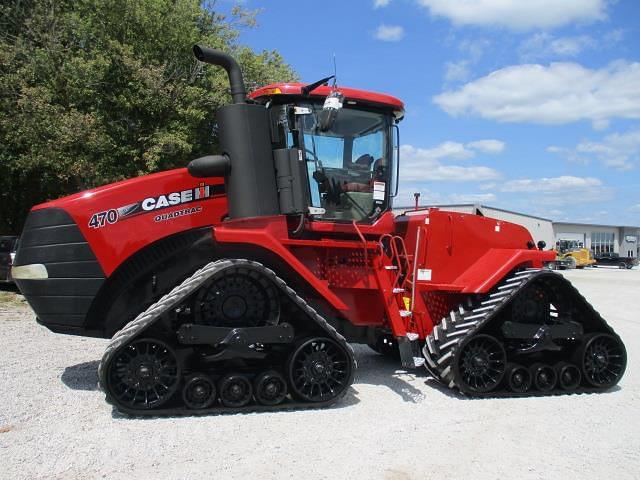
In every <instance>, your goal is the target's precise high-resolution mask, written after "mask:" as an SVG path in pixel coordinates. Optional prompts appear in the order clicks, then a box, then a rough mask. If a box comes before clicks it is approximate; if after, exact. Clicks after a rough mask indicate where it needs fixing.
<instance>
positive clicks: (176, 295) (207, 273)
mask: <svg viewBox="0 0 640 480" xmlns="http://www.w3.org/2000/svg"><path fill="white" fill-rule="evenodd" d="M244 265H246V266H250V267H252V268H254V269H258V270H260V271H261V273H262V274H264V275H265V276H266V277H267V278H268V279H269V280H271V281H272V282H273V284H274V285H276V287H278V289H280V290H281V292H282V293H283V294H284V295H286V296H287V297H288V299H289V300H291V301H292V302H293V303H295V304H296V305H297V306H298V307H299V308H300V309H301V310H302V311H304V312H306V314H307V317H308V318H309V320H311V321H313V322H315V323H316V324H317V326H319V327H320V328H321V329H322V330H323V332H324V334H325V335H326V336H328V337H330V338H331V339H333V340H335V341H336V342H338V343H339V344H340V345H342V347H343V348H344V349H345V351H346V352H347V354H348V355H349V359H350V361H351V362H352V367H353V368H352V372H354V371H355V369H356V360H355V357H354V352H353V348H352V347H351V345H350V344H349V343H347V341H346V340H345V338H344V337H343V336H342V335H340V333H338V332H337V331H336V329H335V328H333V327H332V326H331V325H330V324H329V323H328V322H327V320H326V319H325V318H324V317H322V316H321V315H320V314H319V313H318V312H317V311H316V310H315V309H314V308H312V307H311V306H310V305H309V304H308V303H307V302H306V301H305V300H304V299H303V298H302V297H300V296H299V295H297V294H296V292H295V290H293V289H292V288H291V287H289V286H288V285H287V284H286V282H285V281H284V280H282V279H281V278H280V277H278V276H277V275H276V273H275V272H274V271H273V270H271V269H269V268H267V267H265V266H264V265H262V264H261V263H258V262H254V261H251V260H246V259H223V260H217V261H214V262H211V263H208V264H207V265H205V266H204V267H202V268H201V269H199V270H198V271H196V272H195V273H194V274H193V275H191V276H190V277H188V278H187V279H186V280H184V281H183V282H182V283H181V284H179V285H178V286H176V287H174V288H173V289H172V290H171V291H170V292H169V293H167V294H166V295H164V296H163V297H161V298H160V299H159V300H158V301H157V302H155V303H154V304H152V305H151V306H149V307H148V308H147V309H146V310H144V311H143V312H142V313H140V314H139V315H138V316H137V317H136V318H135V319H133V320H132V321H130V322H129V323H128V324H126V325H125V326H124V327H123V328H122V329H121V330H119V331H118V332H117V333H116V334H115V335H114V336H113V338H112V339H111V341H110V342H109V345H108V346H107V348H106V350H105V352H104V355H103V356H102V359H101V360H100V364H99V366H98V379H99V386H100V388H101V390H102V391H103V392H104V393H105V397H106V401H107V403H109V404H111V405H113V406H114V407H115V408H116V409H117V410H119V411H120V412H122V413H125V414H127V415H131V416H170V415H171V416H172V415H206V414H211V413H251V412H264V411H280V410H298V409H309V408H321V407H329V406H331V405H333V404H335V403H336V402H338V401H339V400H340V399H341V398H342V397H344V395H345V394H346V393H347V392H348V391H349V388H345V389H344V391H343V392H342V393H341V394H340V395H338V396H336V397H335V398H332V399H330V400H327V401H323V402H300V401H288V402H284V403H282V404H279V405H275V406H265V405H258V404H254V405H248V406H246V407H241V408H232V407H224V406H215V407H211V408H206V409H200V410H194V409H189V408H187V407H186V406H185V407H179V408H158V409H150V410H142V409H130V408H127V407H124V406H122V405H119V404H118V402H117V401H116V400H115V399H114V398H113V397H112V396H111V395H110V393H109V391H108V388H107V385H108V383H107V378H106V375H107V370H108V369H107V365H108V364H109V362H110V361H111V360H112V359H113V358H114V357H115V355H116V354H117V353H118V352H119V351H120V350H121V349H122V348H124V347H125V346H126V345H128V344H129V343H131V342H132V341H134V340H135V339H136V338H137V337H139V336H140V335H141V334H142V333H143V332H144V331H146V330H147V329H148V328H149V327H151V326H152V325H153V324H154V323H155V322H156V321H158V320H159V319H160V318H161V316H162V315H163V314H165V313H167V312H168V311H169V310H170V309H171V308H174V307H175V306H177V305H179V304H180V302H181V301H182V300H184V299H186V298H187V297H188V296H189V295H191V294H193V293H194V292H195V291H196V290H197V289H198V288H199V287H200V286H202V285H203V284H205V283H206V282H207V280H209V279H210V278H212V277H213V276H214V275H216V274H217V273H219V272H221V271H222V270H224V269H226V268H230V267H235V266H244ZM349 381H350V383H352V382H353V374H352V376H351V378H350V379H349Z"/></svg>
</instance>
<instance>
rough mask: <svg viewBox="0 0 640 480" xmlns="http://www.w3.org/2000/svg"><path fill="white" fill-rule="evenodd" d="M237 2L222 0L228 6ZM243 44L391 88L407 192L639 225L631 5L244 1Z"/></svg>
mask: <svg viewBox="0 0 640 480" xmlns="http://www.w3.org/2000/svg"><path fill="white" fill-rule="evenodd" d="M232 5H233V2H231V1H226V2H218V3H217V6H216V8H218V9H221V10H229V9H230V8H231V6H232ZM242 5H243V7H244V8H247V9H261V13H260V14H259V15H258V26H257V27H256V28H254V29H248V30H243V31H242V34H241V37H240V39H239V41H240V43H243V44H246V45H249V46H250V47H252V48H253V49H254V50H258V51H260V50H265V49H266V50H271V49H275V50H277V51H279V52H280V53H281V54H282V55H283V56H284V58H285V60H286V61H287V62H288V63H290V64H291V65H292V66H293V67H294V68H295V70H296V71H297V72H298V73H299V75H300V77H301V79H302V80H303V81H307V82H311V81H314V80H316V79H318V78H321V77H322V76H325V75H328V74H331V73H333V66H332V56H333V54H334V53H335V55H336V59H337V67H338V68H337V69H338V82H339V84H340V85H344V86H352V87H356V88H363V89H369V90H374V91H380V92H384V93H389V94H392V95H395V96H397V97H399V98H401V99H402V100H403V101H404V102H405V105H406V117H405V120H404V121H403V122H402V123H401V125H400V127H401V131H402V135H401V140H402V181H401V199H400V200H399V201H397V202H396V204H400V203H402V204H412V203H413V195H412V194H413V192H415V191H419V192H421V195H422V201H423V202H425V203H460V202H464V203H467V202H480V203H484V204H487V205H491V206H496V207H501V208H507V209H511V210H517V211H522V212H527V213H531V214H536V215H540V216H543V217H547V218H552V219H554V220H569V221H577V222H587V223H605V224H618V225H640V58H639V56H640V21H639V20H638V19H639V18H640V2H638V1H637V0H617V1H614V0H571V1H568V0H567V1H559V0H537V1H536V0H530V1H526V2H525V1H522V0H459V1H451V0H362V1H345V0H343V1H341V2H338V1H323V2H317V1H314V2H311V1H296V2H294V1H272V2H259V1H257V0H245V1H244V2H242Z"/></svg>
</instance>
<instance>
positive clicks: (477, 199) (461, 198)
mask: <svg viewBox="0 0 640 480" xmlns="http://www.w3.org/2000/svg"><path fill="white" fill-rule="evenodd" d="M496 199H497V197H496V195H495V194H494V193H452V194H451V195H449V198H448V200H449V202H451V203H489V202H495V201H496Z"/></svg>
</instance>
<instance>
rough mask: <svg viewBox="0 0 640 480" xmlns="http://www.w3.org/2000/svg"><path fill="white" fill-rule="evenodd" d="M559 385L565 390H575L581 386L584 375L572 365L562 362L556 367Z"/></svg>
mask: <svg viewBox="0 0 640 480" xmlns="http://www.w3.org/2000/svg"><path fill="white" fill-rule="evenodd" d="M555 369H556V374H557V375H558V385H560V388H562V389H563V390H575V389H576V388H578V386H579V385H580V381H581V380H582V374H581V373H580V369H579V368H578V367H576V366H575V365H573V364H571V363H566V362H560V363H558V364H557V365H556V366H555Z"/></svg>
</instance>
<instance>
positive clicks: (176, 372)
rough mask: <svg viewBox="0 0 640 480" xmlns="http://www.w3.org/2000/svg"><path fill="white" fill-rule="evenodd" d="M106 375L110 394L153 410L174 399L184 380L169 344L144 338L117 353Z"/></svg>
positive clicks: (127, 403) (124, 402)
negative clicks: (181, 381) (181, 379)
mask: <svg viewBox="0 0 640 480" xmlns="http://www.w3.org/2000/svg"><path fill="white" fill-rule="evenodd" d="M106 376H107V388H108V390H109V394H110V395H112V396H113V397H114V399H115V400H116V402H117V403H119V404H121V405H123V406H124V407H127V408H131V409H142V410H149V409H151V408H157V407H159V406H160V405H163V404H164V403H166V402H167V401H168V400H169V399H171V397H172V396H173V394H174V393H175V391H176V390H177V388H178V385H179V383H180V364H179V362H178V359H177V357H176V354H175V352H174V351H173V350H172V349H171V347H169V345H167V344H166V343H164V342H163V341H161V340H157V339H155V338H141V339H139V340H135V341H134V342H132V343H131V344H129V345H127V346H126V347H124V348H123V349H122V351H120V352H119V353H117V355H116V356H115V357H114V358H113V360H112V361H111V362H109V364H108V365H107V374H106Z"/></svg>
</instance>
